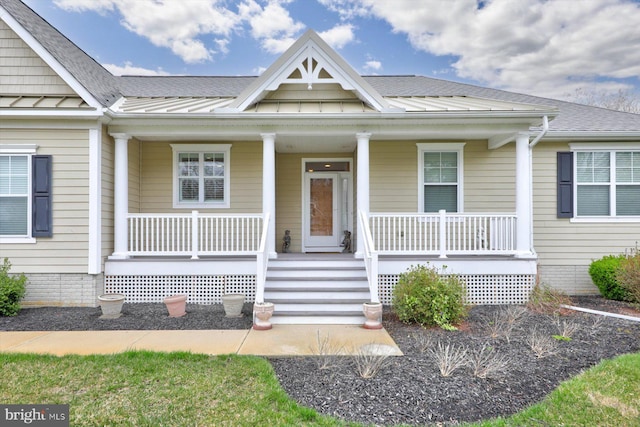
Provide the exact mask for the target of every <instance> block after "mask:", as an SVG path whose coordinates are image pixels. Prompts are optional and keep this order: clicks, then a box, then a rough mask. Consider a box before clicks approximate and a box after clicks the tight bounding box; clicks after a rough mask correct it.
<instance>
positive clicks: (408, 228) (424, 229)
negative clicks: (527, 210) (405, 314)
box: [369, 210, 516, 258]
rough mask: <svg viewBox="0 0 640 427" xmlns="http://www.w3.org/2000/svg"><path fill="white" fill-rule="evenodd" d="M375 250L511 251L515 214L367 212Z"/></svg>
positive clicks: (402, 252)
mask: <svg viewBox="0 0 640 427" xmlns="http://www.w3.org/2000/svg"><path fill="white" fill-rule="evenodd" d="M369 225H370V227H371V236H372V240H373V246H374V248H375V250H377V252H378V253H379V254H396V255H418V254H420V255H425V254H426V255H439V256H440V257H442V258H445V257H446V256H447V255H513V254H515V253H516V241H515V240H516V239H515V236H516V215H515V214H511V213H508V214H502V213H447V212H446V211H443V210H442V211H439V212H438V213H434V214H430V213H370V214H369Z"/></svg>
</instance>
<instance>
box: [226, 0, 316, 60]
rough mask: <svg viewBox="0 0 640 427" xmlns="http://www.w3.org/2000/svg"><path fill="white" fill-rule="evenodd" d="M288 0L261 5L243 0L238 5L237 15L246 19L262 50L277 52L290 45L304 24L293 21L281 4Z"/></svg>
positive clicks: (253, 1)
mask: <svg viewBox="0 0 640 427" xmlns="http://www.w3.org/2000/svg"><path fill="white" fill-rule="evenodd" d="M286 3H288V1H286V0H283V1H277V0H273V1H270V2H268V3H267V4H266V6H265V7H262V6H261V5H260V4H259V3H258V2H256V1H255V0H245V1H244V2H243V3H241V4H240V5H239V7H238V11H239V16H240V17H241V18H242V19H243V20H246V21H247V22H248V24H249V27H250V32H251V35H252V36H253V38H255V39H256V40H258V41H259V42H260V44H261V46H262V48H263V49H264V50H266V51H267V52H269V53H272V54H279V53H282V52H284V51H285V50H287V48H288V47H289V46H291V45H292V44H293V43H294V42H295V40H296V38H297V35H298V33H299V32H300V31H302V30H303V29H304V28H305V26H304V24H303V23H302V22H297V21H295V20H294V19H293V18H292V17H291V15H289V11H288V10H287V9H285V8H284V7H283V6H282V5H283V4H286Z"/></svg>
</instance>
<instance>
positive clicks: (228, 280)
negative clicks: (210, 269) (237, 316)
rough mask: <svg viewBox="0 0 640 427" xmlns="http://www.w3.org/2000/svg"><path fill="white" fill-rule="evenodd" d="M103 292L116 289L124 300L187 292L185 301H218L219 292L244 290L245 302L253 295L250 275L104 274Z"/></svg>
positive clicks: (154, 299) (149, 299)
mask: <svg viewBox="0 0 640 427" xmlns="http://www.w3.org/2000/svg"><path fill="white" fill-rule="evenodd" d="M104 288H105V292H106V293H119V294H124V295H126V297H127V300H126V301H127V302H133V303H136V302H162V300H163V299H164V298H165V297H167V296H169V295H174V294H185V295H187V302H189V303H195V304H220V303H222V299H221V297H222V295H223V294H225V293H227V294H244V295H245V301H246V302H253V301H254V300H255V296H256V277H255V276H254V275H229V276H183V275H179V276H178V275H176V276H105V279H104Z"/></svg>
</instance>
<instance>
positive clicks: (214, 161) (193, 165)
mask: <svg viewBox="0 0 640 427" xmlns="http://www.w3.org/2000/svg"><path fill="white" fill-rule="evenodd" d="M171 148H172V149H173V162H174V174H173V175H174V182H173V187H174V191H173V204H174V207H176V208H228V207H229V204H230V203H229V188H230V183H229V176H230V174H229V162H230V151H231V145H228V144H171Z"/></svg>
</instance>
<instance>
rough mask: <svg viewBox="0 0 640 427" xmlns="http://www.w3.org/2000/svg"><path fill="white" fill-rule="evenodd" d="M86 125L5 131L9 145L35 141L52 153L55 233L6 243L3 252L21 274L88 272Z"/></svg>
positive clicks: (87, 138) (39, 148) (45, 150)
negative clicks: (25, 241) (30, 240)
mask: <svg viewBox="0 0 640 427" xmlns="http://www.w3.org/2000/svg"><path fill="white" fill-rule="evenodd" d="M88 141H89V132H88V131H87V130H54V129H46V130H45V129H43V130H12V129H3V130H2V142H3V143H5V144H36V145H37V146H38V151H37V154H50V155H52V156H53V168H52V174H53V187H52V199H53V207H52V210H53V237H51V238H48V237H39V238H37V243H35V244H3V247H2V256H3V257H8V258H9V260H10V261H11V263H12V264H13V267H12V271H14V272H16V273H17V272H22V273H27V274H28V273H86V271H87V255H88V254H87V251H88V224H89V219H88V214H89V148H88V147H89V144H88Z"/></svg>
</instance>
